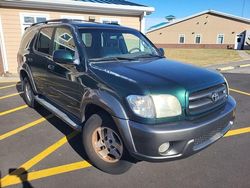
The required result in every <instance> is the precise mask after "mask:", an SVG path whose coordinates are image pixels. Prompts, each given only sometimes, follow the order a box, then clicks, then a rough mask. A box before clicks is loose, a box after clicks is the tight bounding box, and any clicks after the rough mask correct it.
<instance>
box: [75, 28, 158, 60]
mask: <svg viewBox="0 0 250 188" xmlns="http://www.w3.org/2000/svg"><path fill="white" fill-rule="evenodd" d="M79 33H80V35H81V38H82V41H83V43H84V45H85V48H86V52H87V55H88V58H89V61H92V62H98V61H109V60H136V59H138V58H152V57H161V56H160V54H159V52H158V50H157V49H156V48H155V47H154V46H153V45H152V44H151V43H150V42H149V41H148V40H147V39H146V38H145V37H144V36H143V35H142V34H141V33H139V32H136V31H133V30H123V29H120V30H115V29H96V28H95V29H80V30H79Z"/></svg>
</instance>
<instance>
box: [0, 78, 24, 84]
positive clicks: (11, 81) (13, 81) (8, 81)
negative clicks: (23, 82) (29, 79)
mask: <svg viewBox="0 0 250 188" xmlns="http://www.w3.org/2000/svg"><path fill="white" fill-rule="evenodd" d="M17 82H20V80H19V79H16V80H5V81H4V80H0V84H1V83H17Z"/></svg>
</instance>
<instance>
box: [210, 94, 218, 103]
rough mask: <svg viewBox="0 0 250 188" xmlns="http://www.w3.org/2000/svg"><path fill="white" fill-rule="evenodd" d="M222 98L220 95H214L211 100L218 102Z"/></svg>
mask: <svg viewBox="0 0 250 188" xmlns="http://www.w3.org/2000/svg"><path fill="white" fill-rule="evenodd" d="M219 98H220V96H219V94H218V93H213V94H212V96H211V99H212V101H213V102H217V101H218V100H219Z"/></svg>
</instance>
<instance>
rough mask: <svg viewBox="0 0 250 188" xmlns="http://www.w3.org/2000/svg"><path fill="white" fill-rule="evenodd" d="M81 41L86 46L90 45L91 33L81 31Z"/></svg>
mask: <svg viewBox="0 0 250 188" xmlns="http://www.w3.org/2000/svg"><path fill="white" fill-rule="evenodd" d="M82 41H83V43H84V44H85V46H86V47H92V34H91V33H82Z"/></svg>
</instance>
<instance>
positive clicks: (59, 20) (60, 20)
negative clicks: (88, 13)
mask: <svg viewBox="0 0 250 188" xmlns="http://www.w3.org/2000/svg"><path fill="white" fill-rule="evenodd" d="M71 22H88V23H97V24H102V23H100V22H93V21H88V20H80V19H55V20H46V21H44V22H37V23H34V24H32V25H31V26H30V27H33V26H35V25H40V24H48V23H71ZM111 24H113V23H111ZM113 25H119V24H113Z"/></svg>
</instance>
